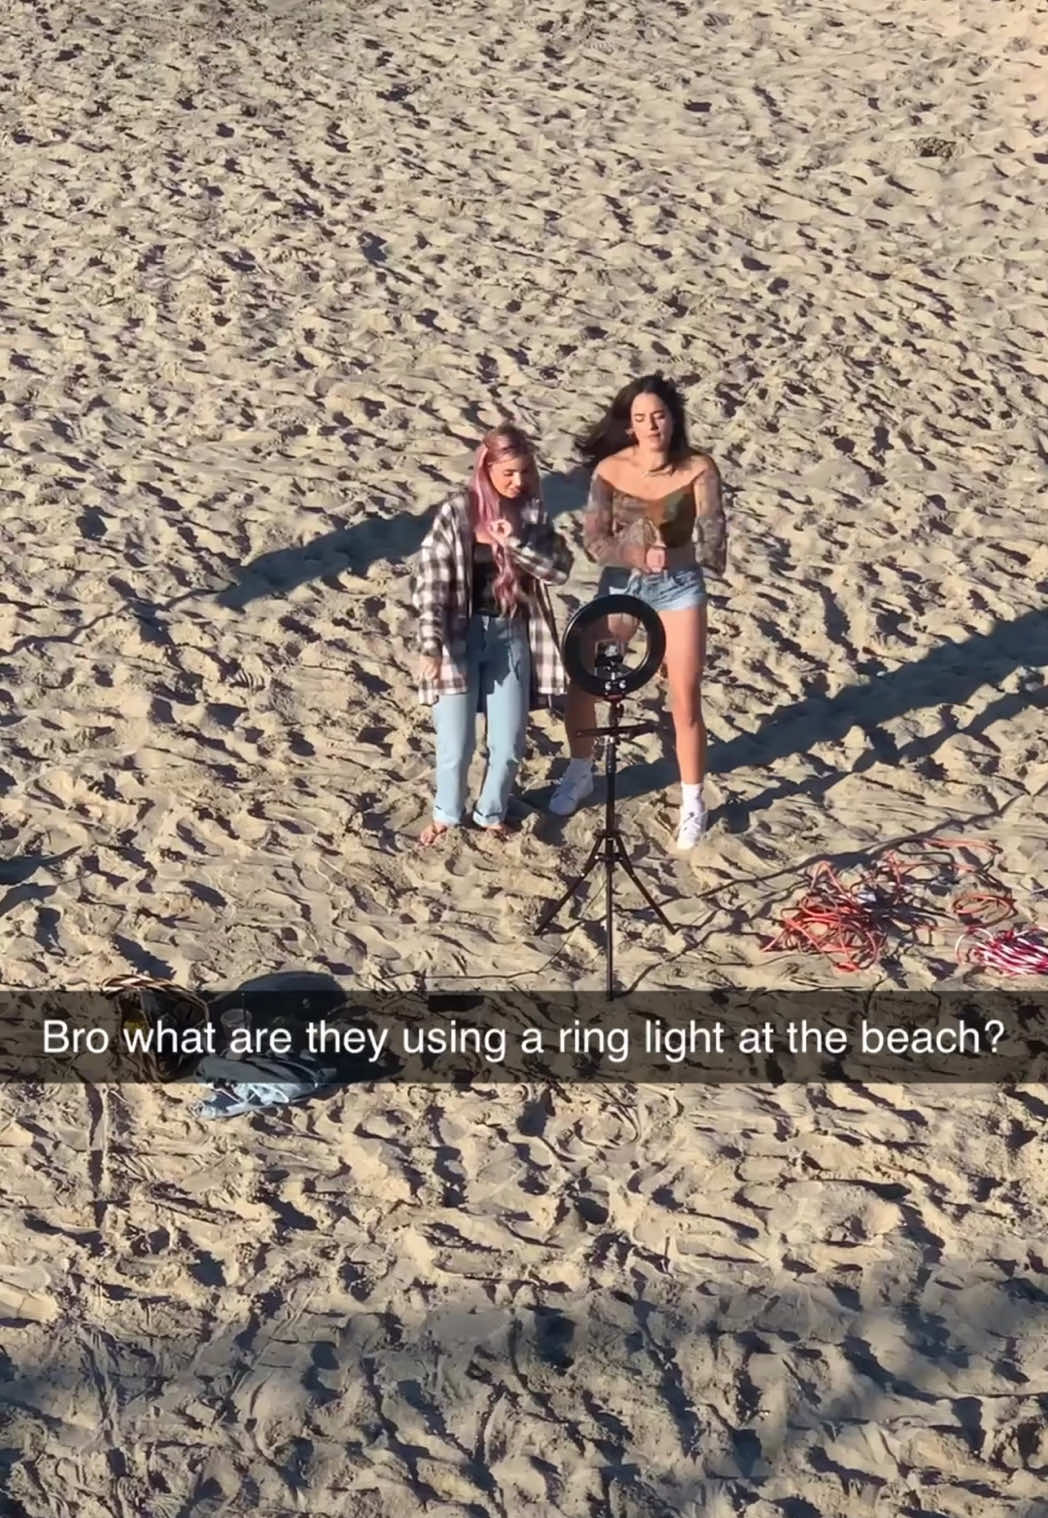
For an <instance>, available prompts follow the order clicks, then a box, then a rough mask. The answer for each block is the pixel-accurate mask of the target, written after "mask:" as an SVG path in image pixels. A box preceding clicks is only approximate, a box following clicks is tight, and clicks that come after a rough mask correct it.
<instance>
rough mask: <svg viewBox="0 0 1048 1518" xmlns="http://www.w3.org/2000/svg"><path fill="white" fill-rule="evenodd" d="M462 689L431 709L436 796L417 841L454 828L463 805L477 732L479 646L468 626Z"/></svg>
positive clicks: (425, 842)
mask: <svg viewBox="0 0 1048 1518" xmlns="http://www.w3.org/2000/svg"><path fill="white" fill-rule="evenodd" d="M466 659H467V664H466V689H465V691H464V692H463V693H461V694H456V695H445V696H441V697H440V698H439V700H438V701H437V704H436V707H435V708H434V711H433V725H434V729H435V731H436V738H437V762H436V782H437V784H436V797H435V799H434V803H433V821H432V822H431V823H430V824H429V826H428V827H426V828H424V829H423V832H422V836H421V839H420V842H421V843H422V844H423V845H429V844H431V843H433V842H434V841H435V840H436V839H437V838H439V837H440V835H441V834H442V833H446V832H447V830H448V828H453V827H458V826H459V824H460V823H461V821H462V814H463V812H464V811H465V807H466V779H467V777H468V775H469V762H470V760H471V759H472V757H473V748H474V745H475V743H476V732H477V679H478V674H479V661H480V646H479V641H478V636H477V632H476V631H475V629H474V626H473V625H472V624H471V625H470V630H469V639H468V642H467V645H466Z"/></svg>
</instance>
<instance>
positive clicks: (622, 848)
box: [613, 832, 673, 932]
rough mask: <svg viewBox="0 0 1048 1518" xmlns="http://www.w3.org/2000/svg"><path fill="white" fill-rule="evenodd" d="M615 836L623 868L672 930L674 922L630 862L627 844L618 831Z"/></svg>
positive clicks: (616, 849)
mask: <svg viewBox="0 0 1048 1518" xmlns="http://www.w3.org/2000/svg"><path fill="white" fill-rule="evenodd" d="M613 837H614V839H615V854H616V857H617V858H618V861H619V863H620V864H621V865H622V868H623V869H624V870H625V871H626V874H627V875H628V876H629V878H630V879H631V880H632V881H633V884H634V885H635V886H636V887H637V890H638V891H639V892H640V894H641V895H642V896H643V897H644V900H645V901H646V902H647V903H648V906H649V907H650V908H651V910H652V911H653V912H654V913H655V916H656V917H657V918H658V919H659V921H660V922H661V923H662V926H663V927H664V928H669V929H670V931H671V932H672V931H673V924H672V923H671V922H670V921H669V919H668V918H667V916H666V914H665V912H664V911H663V910H662V908H661V907H660V906H659V904H658V902H657V901H656V900H655V898H654V897H653V896H652V894H651V892H650V891H649V890H648V888H647V886H646V885H645V884H644V882H643V881H642V880H641V878H640V876H639V875H638V874H637V872H636V870H635V869H634V868H633V865H632V863H631V862H630V857H629V855H628V854H627V853H626V845H625V844H624V843H623V841H622V838H621V836H620V834H619V833H617V832H616V833H615V834H613Z"/></svg>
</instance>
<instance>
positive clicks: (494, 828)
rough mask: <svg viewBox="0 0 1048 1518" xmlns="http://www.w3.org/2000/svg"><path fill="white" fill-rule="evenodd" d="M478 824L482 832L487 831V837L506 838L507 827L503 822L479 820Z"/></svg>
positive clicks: (507, 833)
mask: <svg viewBox="0 0 1048 1518" xmlns="http://www.w3.org/2000/svg"><path fill="white" fill-rule="evenodd" d="M478 826H479V828H480V830H481V832H482V833H487V835H488V837H489V838H508V837H509V828H508V827H507V826H506V824H505V823H504V822H491V823H487V822H481V823H478Z"/></svg>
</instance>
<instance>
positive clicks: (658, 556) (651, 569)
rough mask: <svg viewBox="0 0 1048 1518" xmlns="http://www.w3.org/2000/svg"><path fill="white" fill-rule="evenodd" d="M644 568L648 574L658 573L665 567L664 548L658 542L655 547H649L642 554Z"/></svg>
mask: <svg viewBox="0 0 1048 1518" xmlns="http://www.w3.org/2000/svg"><path fill="white" fill-rule="evenodd" d="M644 568H645V570H646V571H647V572H648V574H650V575H660V574H661V573H662V571H663V570H664V569H665V568H666V550H665V548H664V547H663V546H662V544H661V543H660V544H659V545H658V547H657V548H649V549H648V551H647V553H646V554H645V555H644Z"/></svg>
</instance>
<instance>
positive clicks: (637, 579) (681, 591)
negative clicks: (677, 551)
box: [597, 564, 706, 611]
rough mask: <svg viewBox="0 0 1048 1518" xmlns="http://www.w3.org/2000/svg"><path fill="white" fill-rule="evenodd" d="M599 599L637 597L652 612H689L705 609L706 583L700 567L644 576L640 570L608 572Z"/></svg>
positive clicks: (600, 587) (603, 577)
mask: <svg viewBox="0 0 1048 1518" xmlns="http://www.w3.org/2000/svg"><path fill="white" fill-rule="evenodd" d="M597 594H598V596H636V597H637V598H638V600H641V601H643V602H644V603H645V604H646V605H648V606H650V607H651V609H652V611H688V610H690V609H691V607H693V606H705V605H706V580H705V577H704V575H703V573H702V570H701V569H700V568H699V566H698V564H689V565H688V567H687V568H686V569H664V570H662V572H661V573H660V574H652V575H649V574H643V573H642V572H641V571H640V570H639V569H606V570H605V571H604V573H603V574H602V575H601V577H600V584H599V586H598V587H597Z"/></svg>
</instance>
